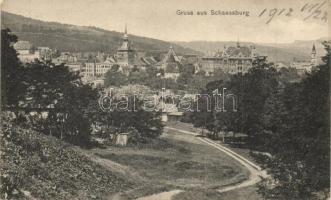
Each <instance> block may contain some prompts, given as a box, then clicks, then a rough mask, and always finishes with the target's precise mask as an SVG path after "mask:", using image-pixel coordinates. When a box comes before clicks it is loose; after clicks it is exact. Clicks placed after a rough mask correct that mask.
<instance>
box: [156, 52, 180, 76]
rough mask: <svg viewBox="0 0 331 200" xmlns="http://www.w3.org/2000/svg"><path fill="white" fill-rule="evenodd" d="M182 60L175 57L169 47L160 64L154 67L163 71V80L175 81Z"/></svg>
mask: <svg viewBox="0 0 331 200" xmlns="http://www.w3.org/2000/svg"><path fill="white" fill-rule="evenodd" d="M182 58H183V57H182V56H177V55H176V53H175V51H174V49H173V47H172V46H170V48H169V51H168V53H167V54H166V55H165V56H164V58H163V59H162V60H161V61H160V62H158V63H156V64H155V67H156V68H158V69H162V70H163V72H164V78H171V79H177V78H178V77H179V74H180V67H181V66H182V64H181V60H182Z"/></svg>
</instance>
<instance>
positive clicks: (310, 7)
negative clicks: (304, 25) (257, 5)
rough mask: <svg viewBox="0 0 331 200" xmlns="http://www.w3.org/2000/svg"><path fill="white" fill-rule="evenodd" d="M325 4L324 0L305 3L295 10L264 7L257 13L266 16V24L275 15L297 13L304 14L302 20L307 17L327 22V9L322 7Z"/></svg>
mask: <svg viewBox="0 0 331 200" xmlns="http://www.w3.org/2000/svg"><path fill="white" fill-rule="evenodd" d="M325 4H326V1H323V2H321V3H306V4H305V5H304V6H302V7H301V8H300V9H298V10H296V9H293V8H272V9H268V8H265V9H263V10H262V12H261V13H260V14H259V15H258V16H259V17H267V21H266V24H269V23H270V22H271V21H272V20H273V19H274V18H275V17H277V16H286V17H291V16H293V15H297V14H299V13H301V14H303V15H304V18H303V20H304V21H306V20H308V19H315V20H321V21H323V22H327V11H323V10H322V7H323V6H324V5H325Z"/></svg>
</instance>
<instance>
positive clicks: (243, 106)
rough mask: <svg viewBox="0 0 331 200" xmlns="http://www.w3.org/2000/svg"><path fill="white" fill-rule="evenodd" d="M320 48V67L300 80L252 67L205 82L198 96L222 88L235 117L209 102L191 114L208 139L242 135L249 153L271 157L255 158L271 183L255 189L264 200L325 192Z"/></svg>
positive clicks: (326, 116)
mask: <svg viewBox="0 0 331 200" xmlns="http://www.w3.org/2000/svg"><path fill="white" fill-rule="evenodd" d="M324 45H325V47H326V51H327V55H326V56H325V57H324V58H323V61H324V64H322V65H320V66H318V67H317V68H316V69H314V70H313V72H312V73H310V74H308V73H307V74H306V75H305V76H304V77H303V78H302V79H299V78H298V75H297V74H296V73H295V71H293V70H285V69H282V70H280V72H277V71H276V70H275V69H274V68H273V66H272V65H270V64H259V63H256V65H255V66H254V67H253V68H252V69H250V70H249V72H248V73H246V74H244V75H234V76H232V77H231V78H230V80H229V81H225V82H224V81H214V82H210V83H209V84H207V86H206V89H205V90H204V91H203V93H204V94H209V95H212V94H213V92H214V91H215V90H216V89H218V90H222V88H227V91H228V92H227V94H229V93H231V94H235V95H236V99H237V102H238V111H237V112H231V107H229V105H227V103H226V104H225V108H226V110H227V112H224V110H223V111H221V112H219V111H217V112H215V111H214V108H215V104H216V103H215V101H213V99H211V100H209V101H208V99H206V98H205V97H201V98H200V99H199V101H198V103H199V104H201V106H200V107H202V108H204V109H202V110H200V112H197V110H195V112H194V113H193V114H191V119H192V121H193V123H194V124H195V126H198V127H204V128H207V129H208V130H209V131H211V132H212V133H214V134H218V133H219V132H229V131H234V132H239V133H244V134H247V136H248V140H247V141H246V142H247V145H248V147H249V148H250V149H251V150H258V151H263V152H267V153H269V155H271V156H269V157H265V158H262V159H261V158H259V160H260V161H261V164H263V165H265V167H266V168H267V169H269V170H270V172H271V174H272V178H273V179H274V180H273V182H272V183H273V184H271V185H269V184H267V183H266V182H265V185H263V186H262V187H261V190H260V191H261V192H262V193H263V194H264V196H265V198H267V199H315V198H317V199H323V198H326V196H327V194H328V192H329V187H330V182H329V178H330V171H329V170H330V163H329V162H330V155H329V150H330V136H329V133H330V112H329V111H330V99H329V94H330V86H329V84H330V43H328V42H325V43H324ZM208 103H209V104H210V105H211V106H210V111H208V110H207V109H206V105H207V104H208ZM229 111H230V112H229Z"/></svg>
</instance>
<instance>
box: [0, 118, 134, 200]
mask: <svg viewBox="0 0 331 200" xmlns="http://www.w3.org/2000/svg"><path fill="white" fill-rule="evenodd" d="M2 115H3V116H4V113H2ZM1 129H2V134H1V140H0V141H1V143H0V144H1V145H0V152H1V159H0V171H1V176H0V183H1V184H0V199H4V193H5V192H7V193H13V194H14V196H11V197H12V198H13V199H101V198H102V196H103V195H108V194H111V193H117V192H119V191H123V190H127V189H131V188H132V187H136V186H135V185H134V183H132V182H129V181H128V180H126V179H124V177H123V176H121V175H119V174H116V173H114V172H112V171H109V170H107V169H106V168H104V167H102V166H101V165H98V164H96V163H94V162H92V161H91V160H90V159H89V158H87V157H85V156H84V155H81V154H80V153H77V151H75V150H74V148H73V147H72V146H71V145H69V144H67V143H64V142H62V141H60V140H59V139H57V138H55V137H52V136H49V135H44V134H41V133H39V132H36V131H33V130H31V129H29V128H26V127H20V126H17V125H15V124H13V123H11V122H10V120H9V118H8V117H4V118H3V119H2V127H1ZM12 191H14V192H12ZM11 197H9V199H11Z"/></svg>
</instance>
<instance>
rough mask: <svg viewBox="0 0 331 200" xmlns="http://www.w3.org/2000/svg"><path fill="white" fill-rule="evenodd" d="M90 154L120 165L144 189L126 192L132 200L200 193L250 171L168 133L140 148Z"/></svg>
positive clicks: (182, 136)
mask: <svg viewBox="0 0 331 200" xmlns="http://www.w3.org/2000/svg"><path fill="white" fill-rule="evenodd" d="M90 153H93V154H94V155H96V156H98V157H99V158H103V159H106V160H108V161H111V162H114V163H117V166H120V168H121V169H123V170H124V172H128V173H126V175H127V176H133V177H134V179H135V180H136V181H137V182H140V183H141V187H140V188H138V189H135V190H132V191H129V192H127V193H126V196H128V197H129V198H137V197H140V196H144V195H147V194H152V193H157V192H161V191H168V190H172V189H184V190H194V189H196V188H199V189H200V190H210V189H215V188H218V187H220V186H224V185H228V184H234V183H238V182H241V181H243V180H245V179H247V178H248V175H249V174H248V173H249V172H248V171H247V170H246V169H245V168H244V167H242V166H241V165H240V164H239V163H237V162H236V161H234V160H233V159H232V158H230V157H228V156H227V155H224V154H223V153H221V152H220V151H218V150H217V149H214V148H212V147H210V146H208V145H206V144H205V143H203V142H201V141H199V140H197V139H196V138H195V137H194V136H190V135H185V134H180V133H178V132H174V131H165V133H164V134H163V135H162V137H161V138H159V139H157V140H155V141H154V142H152V143H150V144H148V145H143V146H140V147H137V146H134V147H124V148H123V147H114V146H112V147H109V148H107V149H93V150H90Z"/></svg>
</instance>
